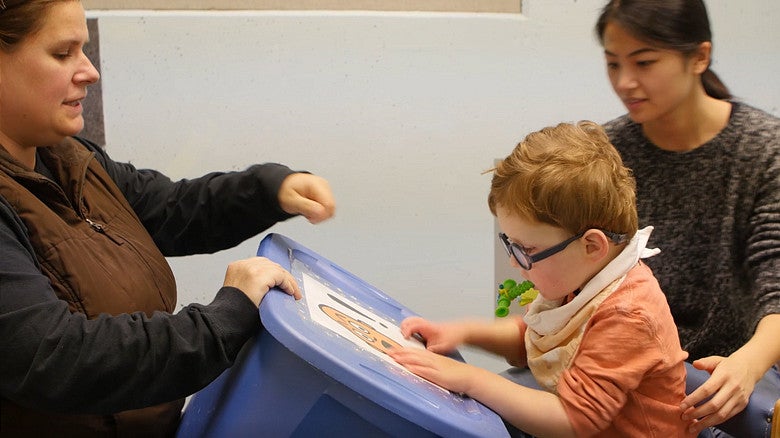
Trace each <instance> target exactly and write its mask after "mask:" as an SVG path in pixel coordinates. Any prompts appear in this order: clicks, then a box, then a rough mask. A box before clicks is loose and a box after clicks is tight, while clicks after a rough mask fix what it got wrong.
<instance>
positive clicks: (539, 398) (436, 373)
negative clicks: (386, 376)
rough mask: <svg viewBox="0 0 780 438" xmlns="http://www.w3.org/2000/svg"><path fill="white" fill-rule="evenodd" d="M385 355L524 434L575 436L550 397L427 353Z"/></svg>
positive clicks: (560, 406)
mask: <svg viewBox="0 0 780 438" xmlns="http://www.w3.org/2000/svg"><path fill="white" fill-rule="evenodd" d="M388 354H389V355H390V356H391V357H392V358H393V359H395V360H396V361H398V362H399V363H400V364H402V365H403V366H404V367H406V368H407V369H409V371H411V372H413V373H415V374H417V375H419V376H420V377H423V378H425V379H427V380H430V381H431V382H433V383H436V384H437V385H439V386H442V387H444V388H447V389H449V390H450V391H453V392H459V393H463V394H466V395H468V396H469V397H471V398H473V399H475V400H477V401H479V402H480V403H482V404H484V405H485V406H487V407H489V408H490V409H492V410H493V411H495V412H496V413H497V414H498V415H500V416H501V417H502V418H503V419H505V420H506V421H508V422H510V423H512V424H513V425H514V426H515V427H517V428H519V429H521V430H523V431H524V432H527V433H531V434H533V435H535V436H538V437H545V436H553V437H573V436H575V434H574V430H573V429H572V426H571V423H570V422H569V418H568V416H567V415H566V411H565V410H564V408H563V404H562V403H561V402H560V400H559V399H558V397H557V396H555V395H554V394H551V393H548V392H545V391H540V390H536V389H531V388H526V387H524V386H521V385H518V384H516V383H513V382H510V381H508V380H506V379H505V378H503V377H501V376H499V375H497V374H494V373H491V372H490V371H487V370H485V369H482V368H478V367H475V366H473V365H469V364H466V363H463V362H459V361H457V360H454V359H450V358H449V357H446V356H441V355H438V354H435V353H432V352H430V351H425V350H419V349H415V348H399V349H394V350H390V351H389V352H388Z"/></svg>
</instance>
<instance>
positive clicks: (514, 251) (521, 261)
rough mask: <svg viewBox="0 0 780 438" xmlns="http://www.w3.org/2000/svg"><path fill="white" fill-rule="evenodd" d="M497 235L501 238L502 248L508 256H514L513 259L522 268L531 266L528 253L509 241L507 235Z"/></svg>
mask: <svg viewBox="0 0 780 438" xmlns="http://www.w3.org/2000/svg"><path fill="white" fill-rule="evenodd" d="M498 237H499V238H501V243H503V244H504V249H505V250H506V253H507V255H508V256H510V257H514V259H515V261H516V262H517V264H518V265H520V267H521V268H523V269H530V268H531V260H530V259H529V257H528V255H527V254H526V253H524V252H523V250H522V249H521V248H520V247H519V246H517V245H515V244H514V243H512V242H510V241H509V237H507V235H506V234H504V233H499V234H498Z"/></svg>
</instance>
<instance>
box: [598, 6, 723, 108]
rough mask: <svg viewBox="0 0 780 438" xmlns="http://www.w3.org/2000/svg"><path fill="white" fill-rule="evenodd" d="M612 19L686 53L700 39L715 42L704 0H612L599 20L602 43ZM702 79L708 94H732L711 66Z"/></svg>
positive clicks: (640, 36)
mask: <svg viewBox="0 0 780 438" xmlns="http://www.w3.org/2000/svg"><path fill="white" fill-rule="evenodd" d="M609 23H616V24H619V25H620V27H622V28H623V29H625V30H626V31H627V32H628V33H630V34H631V35H633V36H634V37H635V38H637V39H639V40H642V41H645V42H648V43H651V44H655V45H658V46H660V47H663V48H666V49H670V50H676V51H679V52H680V53H682V54H683V55H686V56H688V55H691V54H693V53H694V52H695V51H696V49H697V48H698V47H699V45H700V44H701V43H703V42H712V32H711V31H710V20H709V18H708V16H707V8H706V6H704V1H703V0H610V1H609V2H608V3H607V4H606V5H605V6H604V8H603V9H602V10H601V15H600V16H599V19H598V22H597V23H596V35H597V36H598V38H599V41H600V42H601V44H602V45H603V44H604V30H605V29H606V27H607V25H608V24H609ZM701 81H702V85H704V91H705V92H706V93H707V94H708V95H710V96H712V97H714V98H716V99H729V98H731V92H729V89H728V88H727V87H726V85H724V84H723V82H721V80H720V78H718V75H716V74H715V72H713V71H712V70H711V69H710V68H709V66H707V70H706V71H705V72H704V73H703V74H702V75H701Z"/></svg>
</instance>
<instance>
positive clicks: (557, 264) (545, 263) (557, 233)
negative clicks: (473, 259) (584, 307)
mask: <svg viewBox="0 0 780 438" xmlns="http://www.w3.org/2000/svg"><path fill="white" fill-rule="evenodd" d="M496 218H497V219H498V225H499V228H501V231H503V232H504V234H506V235H507V237H508V238H509V240H510V241H512V242H513V243H515V244H517V245H520V246H521V247H523V249H524V250H525V251H526V253H528V254H529V255H534V254H538V253H539V252H541V251H544V250H546V249H548V248H550V247H552V246H554V245H557V244H559V243H561V242H563V241H565V240H566V239H568V238H570V237H572V235H571V234H570V233H568V232H566V231H565V230H563V229H562V228H558V227H554V226H552V225H549V224H543V223H539V222H530V221H527V220H525V219H522V218H520V217H518V216H517V215H513V214H511V213H509V212H508V211H507V210H506V209H504V208H502V207H498V208H497V209H496ZM581 240H582V239H578V240H575V241H574V242H572V243H571V244H569V246H567V247H566V248H565V249H563V250H562V251H561V252H559V253H556V254H553V255H552V256H550V257H548V258H545V259H544V260H540V261H539V262H536V263H533V264H532V265H531V269H528V270H526V269H523V268H522V267H520V265H519V264H518V263H517V260H515V258H514V257H512V256H508V257H509V263H510V264H511V265H512V266H513V267H515V268H517V269H519V270H520V273H521V275H522V276H523V278H524V279H526V280H528V281H530V282H532V283H533V284H534V287H535V288H536V289H537V290H538V291H539V293H540V294H541V295H542V296H543V297H544V298H545V299H548V300H558V299H561V298H563V297H565V296H567V295H569V294H570V293H572V292H574V291H575V290H577V289H579V288H580V287H582V286H583V285H584V284H585V283H586V282H587V279H588V278H589V276H588V274H587V272H586V271H585V268H586V265H585V263H583V259H582V253H583V251H584V248H583V243H582V241H581Z"/></svg>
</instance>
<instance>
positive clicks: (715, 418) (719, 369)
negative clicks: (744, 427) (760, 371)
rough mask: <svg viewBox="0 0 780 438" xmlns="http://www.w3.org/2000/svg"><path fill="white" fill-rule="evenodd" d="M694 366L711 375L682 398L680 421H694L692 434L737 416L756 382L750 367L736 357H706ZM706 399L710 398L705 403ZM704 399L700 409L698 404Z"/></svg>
mask: <svg viewBox="0 0 780 438" xmlns="http://www.w3.org/2000/svg"><path fill="white" fill-rule="evenodd" d="M693 366H694V367H695V368H697V369H700V370H705V371H707V372H709V373H710V378H709V379H707V381H706V382H704V383H703V384H702V385H701V386H700V387H698V388H697V389H696V390H695V391H693V392H692V393H691V394H689V395H688V396H687V397H685V399H683V401H682V404H681V407H682V408H683V417H682V418H683V420H688V421H693V423H692V424H691V427H690V429H689V430H690V431H691V432H696V433H699V432H701V431H702V430H704V429H705V428H707V427H710V426H715V425H718V424H720V423H722V422H724V421H726V420H728V419H729V418H731V417H733V416H734V415H736V414H738V413H740V412H741V411H742V410H743V409H745V407H746V406H747V404H748V401H749V400H750V394H751V393H752V392H753V388H754V387H755V385H756V382H757V381H758V378H760V376H759V377H758V378H757V377H755V376H754V372H753V371H752V370H751V367H750V364H749V363H745V362H744V361H741V360H740V359H739V358H738V357H733V356H730V357H722V356H709V357H705V358H702V359H699V360H696V361H694V362H693ZM708 397H712V398H710V399H709V400H707V398H708ZM704 400H707V401H706V402H704V403H702V404H701V405H699V406H696V405H697V404H698V403H701V402H702V401H704Z"/></svg>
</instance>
